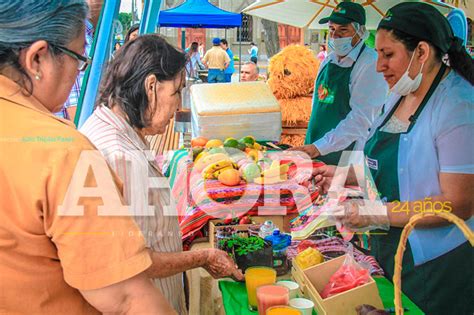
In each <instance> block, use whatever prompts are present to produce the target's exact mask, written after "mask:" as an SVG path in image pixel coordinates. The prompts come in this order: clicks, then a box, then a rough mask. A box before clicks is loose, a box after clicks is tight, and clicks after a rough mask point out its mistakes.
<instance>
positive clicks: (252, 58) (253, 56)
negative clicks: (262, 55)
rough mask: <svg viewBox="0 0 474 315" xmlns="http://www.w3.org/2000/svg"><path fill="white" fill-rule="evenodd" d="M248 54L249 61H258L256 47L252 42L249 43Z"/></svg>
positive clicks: (255, 62)
mask: <svg viewBox="0 0 474 315" xmlns="http://www.w3.org/2000/svg"><path fill="white" fill-rule="evenodd" d="M249 54H250V61H252V62H253V63H254V64H257V61H258V47H257V45H255V43H254V42H251V43H250V49H249Z"/></svg>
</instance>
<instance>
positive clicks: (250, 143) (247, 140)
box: [239, 136, 255, 146]
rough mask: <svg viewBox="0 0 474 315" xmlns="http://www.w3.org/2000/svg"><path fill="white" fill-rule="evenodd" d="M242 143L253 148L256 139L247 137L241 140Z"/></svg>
mask: <svg viewBox="0 0 474 315" xmlns="http://www.w3.org/2000/svg"><path fill="white" fill-rule="evenodd" d="M239 142H241V143H245V144H246V145H248V146H253V145H254V144H255V138H254V137H252V136H246V137H243V138H242V139H240V140H239Z"/></svg>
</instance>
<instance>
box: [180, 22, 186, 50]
mask: <svg viewBox="0 0 474 315" xmlns="http://www.w3.org/2000/svg"><path fill="white" fill-rule="evenodd" d="M181 48H182V49H183V50H185V49H186V29H185V28H184V27H183V28H182V29H181Z"/></svg>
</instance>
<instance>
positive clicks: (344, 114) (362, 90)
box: [293, 2, 388, 165]
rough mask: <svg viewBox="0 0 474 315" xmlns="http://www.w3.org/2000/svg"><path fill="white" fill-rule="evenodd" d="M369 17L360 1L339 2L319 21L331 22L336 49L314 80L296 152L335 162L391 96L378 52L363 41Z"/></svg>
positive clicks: (364, 133)
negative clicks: (307, 116) (378, 69)
mask: <svg viewBox="0 0 474 315" xmlns="http://www.w3.org/2000/svg"><path fill="white" fill-rule="evenodd" d="M365 20H366V19H365V10H364V8H363V7H362V6H361V5H360V4H357V3H352V2H341V3H339V4H338V5H337V7H336V8H335V9H334V11H333V12H332V13H331V15H330V16H329V17H326V18H323V19H321V20H320V21H319V23H321V24H324V23H328V22H329V36H330V38H329V47H330V48H332V52H331V53H330V54H329V55H328V57H327V58H326V59H325V60H324V61H323V63H322V64H321V66H320V70H319V74H318V77H317V79H316V83H315V87H314V94H313V110H312V113H311V118H310V121H309V124H308V131H307V134H306V140H305V145H304V146H302V147H297V148H294V149H293V150H299V151H304V152H306V153H307V154H308V155H309V156H310V157H311V158H318V159H320V160H321V161H323V162H325V163H327V164H334V165H337V164H338V162H339V159H340V156H341V153H342V151H344V150H350V149H352V146H353V143H354V142H355V141H356V140H359V139H360V138H365V137H367V135H368V129H369V127H370V125H371V124H372V122H373V121H374V119H375V117H377V116H378V115H379V114H380V110H381V108H382V105H383V104H384V101H385V97H386V96H387V92H388V87H387V84H386V83H385V81H384V80H383V76H382V75H381V74H379V73H377V72H376V67H375V63H376V60H377V54H376V53H375V51H374V50H373V49H370V48H369V47H366V46H365V44H364V40H365V39H366V35H367V34H368V33H367V31H366V29H365Z"/></svg>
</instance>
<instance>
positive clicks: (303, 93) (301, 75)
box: [267, 45, 319, 146]
mask: <svg viewBox="0 0 474 315" xmlns="http://www.w3.org/2000/svg"><path fill="white" fill-rule="evenodd" d="M318 69H319V60H318V59H317V58H316V57H315V56H314V54H313V52H312V51H311V50H309V49H308V48H306V47H304V46H299V45H290V46H287V47H285V48H284V49H283V50H282V51H280V52H279V53H278V54H276V55H275V56H273V57H272V58H271V59H270V64H269V66H268V73H269V79H268V81H267V83H268V85H269V86H270V89H271V90H272V92H273V94H274V95H275V97H276V98H277V99H278V102H279V103H280V107H281V116H282V127H283V133H282V137H281V142H282V143H285V144H289V145H292V146H300V145H303V144H304V138H305V135H306V129H307V127H308V121H309V117H310V116H311V103H312V95H313V89H314V82H315V80H316V75H317V74H318Z"/></svg>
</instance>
